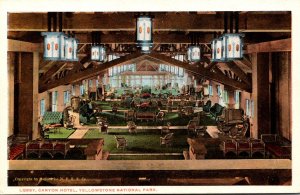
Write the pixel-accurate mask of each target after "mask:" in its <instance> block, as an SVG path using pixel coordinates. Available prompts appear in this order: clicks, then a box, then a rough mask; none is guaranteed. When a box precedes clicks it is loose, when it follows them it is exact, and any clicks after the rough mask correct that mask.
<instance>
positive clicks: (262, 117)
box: [251, 53, 271, 138]
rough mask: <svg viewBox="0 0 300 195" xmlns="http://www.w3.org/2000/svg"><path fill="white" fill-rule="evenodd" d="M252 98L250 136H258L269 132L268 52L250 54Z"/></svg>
mask: <svg viewBox="0 0 300 195" xmlns="http://www.w3.org/2000/svg"><path fill="white" fill-rule="evenodd" d="M252 62H253V68H252V100H253V101H254V117H253V128H252V132H251V136H252V137H254V138H259V137H260V135H261V134H264V133H270V132H271V131H270V124H271V122H270V121H271V117H270V84H269V54H268V53H253V54H252Z"/></svg>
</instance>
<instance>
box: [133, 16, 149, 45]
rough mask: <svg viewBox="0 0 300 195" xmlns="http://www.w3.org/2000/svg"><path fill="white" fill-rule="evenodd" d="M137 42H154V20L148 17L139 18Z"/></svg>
mask: <svg viewBox="0 0 300 195" xmlns="http://www.w3.org/2000/svg"><path fill="white" fill-rule="evenodd" d="M136 34H137V37H136V38H137V42H140V43H151V42H152V21H151V18H148V17H140V18H137V33H136Z"/></svg>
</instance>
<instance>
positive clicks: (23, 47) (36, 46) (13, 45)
mask: <svg viewBox="0 0 300 195" xmlns="http://www.w3.org/2000/svg"><path fill="white" fill-rule="evenodd" d="M7 41H8V48H7V51H11V52H42V51H43V47H42V44H40V43H30V42H25V41H19V40H13V39H7Z"/></svg>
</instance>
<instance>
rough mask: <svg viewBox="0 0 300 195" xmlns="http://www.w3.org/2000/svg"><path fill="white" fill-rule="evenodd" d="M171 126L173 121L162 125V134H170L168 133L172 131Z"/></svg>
mask: <svg viewBox="0 0 300 195" xmlns="http://www.w3.org/2000/svg"><path fill="white" fill-rule="evenodd" d="M170 126H171V123H170V122H168V123H167V125H165V126H162V127H161V132H160V133H161V134H166V133H167V134H168V133H170V132H171V131H170Z"/></svg>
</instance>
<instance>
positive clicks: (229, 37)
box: [222, 33, 244, 60]
mask: <svg viewBox="0 0 300 195" xmlns="http://www.w3.org/2000/svg"><path fill="white" fill-rule="evenodd" d="M243 37H244V35H243V34H239V33H227V34H223V36H222V38H223V46H224V51H223V52H224V54H225V55H224V56H225V59H226V60H235V59H241V58H243V50H242V46H243Z"/></svg>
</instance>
